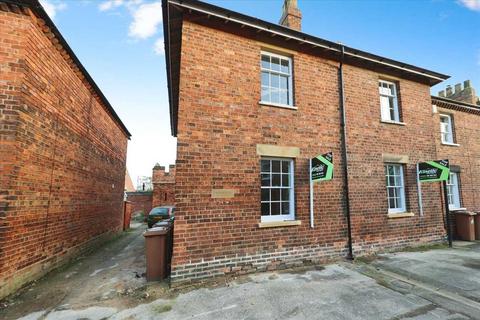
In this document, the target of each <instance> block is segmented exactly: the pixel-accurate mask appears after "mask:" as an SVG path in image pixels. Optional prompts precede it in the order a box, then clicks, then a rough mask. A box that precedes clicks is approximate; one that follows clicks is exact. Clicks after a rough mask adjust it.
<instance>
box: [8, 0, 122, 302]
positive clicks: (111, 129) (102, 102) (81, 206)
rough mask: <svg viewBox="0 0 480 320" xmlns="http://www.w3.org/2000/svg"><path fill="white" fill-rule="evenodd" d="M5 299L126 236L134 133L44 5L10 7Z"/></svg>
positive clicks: (28, 1)
mask: <svg viewBox="0 0 480 320" xmlns="http://www.w3.org/2000/svg"><path fill="white" fill-rule="evenodd" d="M0 70H1V71H0V298H2V297H4V296H6V295H8V294H9V293H12V292H13V291H15V290H16V289H18V288H19V287H21V286H22V285H23V284H25V283H27V282H30V281H33V280H36V279H37V278H39V277H40V276H42V275H43V274H45V273H46V272H48V271H50V270H52V268H55V267H57V266H59V265H61V264H63V263H65V262H67V261H68V260H69V259H71V258H73V257H74V256H76V255H77V254H79V253H80V252H81V251H82V250H84V249H87V248H89V247H92V246H94V245H96V244H98V243H100V242H102V241H104V240H106V239H108V238H109V237H110V236H111V235H112V234H113V233H115V232H117V231H120V230H122V224H123V195H124V183H125V161H126V153H127V140H128V139H129V137H130V133H129V132H128V130H127V129H126V127H125V126H124V124H123V123H122V121H121V120H120V118H119V117H118V115H117V114H116V113H115V111H114V110H113V108H112V106H111V105H110V103H109V102H108V101H107V99H106V98H105V96H104V95H103V94H102V92H101V91H100V89H99V88H98V86H97V85H96V84H95V82H94V81H93V79H92V78H91V77H90V75H89V74H88V72H87V71H86V70H85V68H84V67H83V66H82V64H81V63H80V61H79V60H78V58H77V57H76V56H75V54H74V52H73V51H72V49H71V48H70V47H69V46H68V44H67V42H66V41H65V39H64V38H63V37H62V35H61V34H60V32H59V31H58V29H57V28H56V27H55V25H54V23H53V22H52V20H51V19H50V18H49V17H48V15H47V13H46V12H45V10H44V9H43V8H42V6H41V5H40V4H39V2H38V1H37V0H16V1H9V0H0Z"/></svg>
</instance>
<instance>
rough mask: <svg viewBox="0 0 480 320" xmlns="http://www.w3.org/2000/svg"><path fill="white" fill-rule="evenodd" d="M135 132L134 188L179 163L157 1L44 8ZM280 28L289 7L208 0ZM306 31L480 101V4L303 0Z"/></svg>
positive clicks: (68, 2) (58, 0)
mask: <svg viewBox="0 0 480 320" xmlns="http://www.w3.org/2000/svg"><path fill="white" fill-rule="evenodd" d="M41 1H42V4H43V5H44V7H45V9H46V10H47V12H49V14H50V16H51V17H53V20H54V22H55V23H56V25H57V27H58V28H59V30H60V32H62V34H63V36H64V37H65V38H66V40H67V41H68V43H69V44H70V46H71V47H72V49H73V50H74V51H75V53H76V54H77V56H78V58H79V59H80V61H82V63H83V65H84V66H85V67H86V69H87V70H88V72H89V73H90V75H91V76H92V77H93V78H94V80H95V81H96V83H97V84H98V85H99V87H100V88H101V89H102V91H103V93H104V94H105V95H106V97H107V98H108V99H109V101H110V103H111V104H112V105H113V106H114V108H115V110H116V111H117V113H118V114H119V115H120V117H121V118H122V120H123V122H124V123H125V125H126V126H127V128H128V129H129V130H130V132H131V133H132V135H133V136H132V140H131V141H130V142H129V148H128V158H127V168H128V170H129V171H130V174H131V176H132V178H133V180H134V184H135V181H136V177H137V176H139V175H150V174H151V169H152V167H153V166H154V164H155V163H156V162H159V163H160V164H161V165H166V166H168V164H173V163H174V161H175V156H176V148H175V144H176V141H175V139H174V138H172V137H171V136H170V122H169V114H168V98H167V97H168V96H167V84H166V75H165V57H164V54H163V46H162V42H163V35H162V21H161V17H162V15H161V6H160V4H159V1H149V0H41ZM207 2H210V3H212V4H215V5H219V6H222V7H225V8H228V9H231V10H234V11H238V12H242V13H244V14H248V15H252V16H256V17H258V18H261V19H264V20H267V21H271V22H278V19H279V17H280V15H281V7H282V3H283V0H257V1H252V0H209V1H207ZM298 2H299V7H300V10H301V11H302V13H303V20H302V23H303V26H302V28H303V31H304V32H306V33H309V34H312V35H315V36H318V37H321V38H325V39H327V40H331V41H340V42H342V43H344V44H346V45H348V46H351V47H354V48H358V49H362V50H365V51H369V52H372V53H375V54H379V55H382V56H386V57H389V58H393V59H396V60H400V61H403V62H407V63H411V64H414V65H417V66H419V67H424V68H427V69H431V70H434V71H438V72H441V73H446V74H449V75H451V76H452V77H451V79H449V80H447V81H446V82H444V83H442V84H440V85H437V86H435V87H433V88H432V93H434V94H436V93H437V92H438V91H439V90H441V89H443V88H444V87H445V86H446V85H447V84H451V85H454V84H455V83H458V82H462V81H463V80H466V79H471V80H472V84H473V86H474V87H476V88H477V92H480V0H463V1H462V0H458V1H455V0H402V1H391V0H388V1H387V0H384V1H380V0H343V1H332V0H298Z"/></svg>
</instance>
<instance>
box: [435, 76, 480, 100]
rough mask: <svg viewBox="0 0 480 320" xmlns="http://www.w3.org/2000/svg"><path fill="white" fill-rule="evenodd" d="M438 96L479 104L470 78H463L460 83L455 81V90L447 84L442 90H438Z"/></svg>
mask: <svg viewBox="0 0 480 320" xmlns="http://www.w3.org/2000/svg"><path fill="white" fill-rule="evenodd" d="M438 95H439V96H440V97H444V98H448V99H452V100H457V101H462V102H466V103H470V104H477V105H480V98H479V97H477V94H476V92H475V89H474V88H473V87H472V84H471V82H470V80H465V81H464V82H463V88H462V83H457V84H456V85H455V91H454V90H453V89H452V86H451V85H448V86H447V89H446V90H445V91H444V90H442V91H440V92H438Z"/></svg>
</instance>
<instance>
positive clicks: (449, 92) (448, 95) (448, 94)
mask: <svg viewBox="0 0 480 320" xmlns="http://www.w3.org/2000/svg"><path fill="white" fill-rule="evenodd" d="M446 91H447V98H448V97H450V96H451V95H452V94H453V90H452V86H451V85H448V86H447V90H446Z"/></svg>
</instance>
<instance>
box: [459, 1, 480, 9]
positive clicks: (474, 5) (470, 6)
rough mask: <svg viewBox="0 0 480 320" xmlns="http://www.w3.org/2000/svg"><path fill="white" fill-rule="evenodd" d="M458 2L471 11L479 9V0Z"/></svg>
mask: <svg viewBox="0 0 480 320" xmlns="http://www.w3.org/2000/svg"><path fill="white" fill-rule="evenodd" d="M460 3H461V4H462V5H463V6H465V7H467V8H468V9H470V10H473V11H480V0H460Z"/></svg>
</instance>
